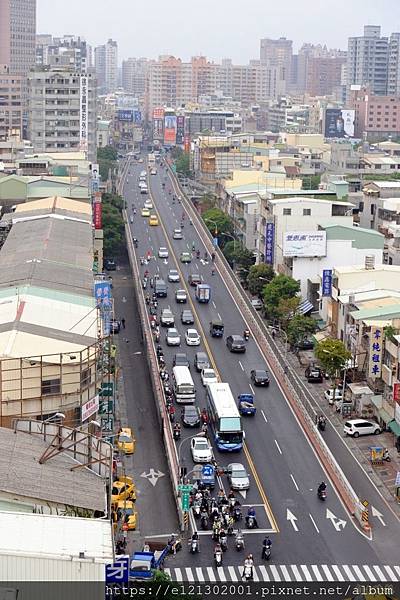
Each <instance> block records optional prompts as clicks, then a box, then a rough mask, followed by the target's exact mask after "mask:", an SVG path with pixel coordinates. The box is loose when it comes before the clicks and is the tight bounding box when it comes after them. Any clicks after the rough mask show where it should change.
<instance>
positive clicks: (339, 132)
mask: <svg viewBox="0 0 400 600" xmlns="http://www.w3.org/2000/svg"><path fill="white" fill-rule="evenodd" d="M354 119H355V110H350V109H346V108H327V109H326V111H325V131H324V135H325V137H327V138H344V137H354Z"/></svg>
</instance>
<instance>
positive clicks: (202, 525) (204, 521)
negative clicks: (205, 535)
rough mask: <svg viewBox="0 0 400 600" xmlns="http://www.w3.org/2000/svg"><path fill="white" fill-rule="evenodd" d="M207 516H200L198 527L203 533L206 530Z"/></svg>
mask: <svg viewBox="0 0 400 600" xmlns="http://www.w3.org/2000/svg"><path fill="white" fill-rule="evenodd" d="M208 524H209V523H208V516H207V515H202V516H201V520H200V525H201V528H202V529H203V531H205V530H207V529H208Z"/></svg>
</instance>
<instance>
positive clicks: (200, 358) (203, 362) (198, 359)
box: [193, 352, 210, 373]
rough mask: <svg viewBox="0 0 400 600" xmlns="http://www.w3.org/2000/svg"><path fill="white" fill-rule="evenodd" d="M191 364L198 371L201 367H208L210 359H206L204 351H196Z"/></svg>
mask: <svg viewBox="0 0 400 600" xmlns="http://www.w3.org/2000/svg"><path fill="white" fill-rule="evenodd" d="M193 364H194V368H195V369H196V371H198V372H199V373H200V372H201V371H202V370H203V369H208V368H209V366H210V361H209V360H208V356H207V354H206V353H205V352H196V354H195V356H194V363H193Z"/></svg>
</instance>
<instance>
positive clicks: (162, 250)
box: [158, 248, 169, 258]
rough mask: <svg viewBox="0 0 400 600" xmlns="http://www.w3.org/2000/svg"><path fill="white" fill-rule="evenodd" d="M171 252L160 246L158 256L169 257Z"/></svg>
mask: <svg viewBox="0 0 400 600" xmlns="http://www.w3.org/2000/svg"><path fill="white" fill-rule="evenodd" d="M168 256H169V254H168V250H167V249H166V248H159V249H158V258H168Z"/></svg>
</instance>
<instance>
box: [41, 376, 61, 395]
mask: <svg viewBox="0 0 400 600" xmlns="http://www.w3.org/2000/svg"><path fill="white" fill-rule="evenodd" d="M60 392H61V380H60V378H58V379H44V380H43V381H42V396H50V395H53V394H59V393H60Z"/></svg>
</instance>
